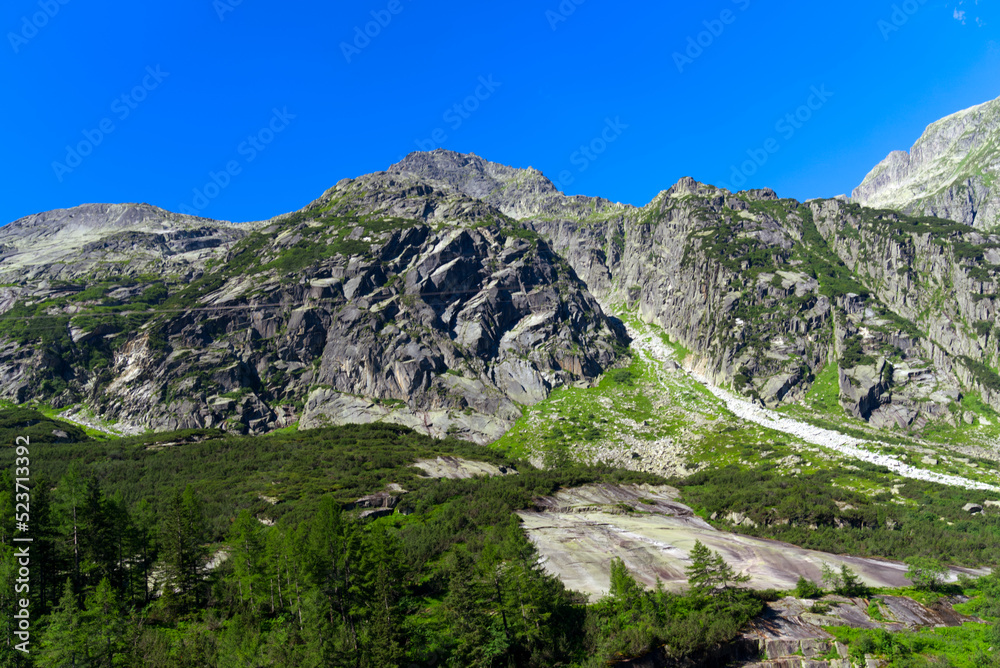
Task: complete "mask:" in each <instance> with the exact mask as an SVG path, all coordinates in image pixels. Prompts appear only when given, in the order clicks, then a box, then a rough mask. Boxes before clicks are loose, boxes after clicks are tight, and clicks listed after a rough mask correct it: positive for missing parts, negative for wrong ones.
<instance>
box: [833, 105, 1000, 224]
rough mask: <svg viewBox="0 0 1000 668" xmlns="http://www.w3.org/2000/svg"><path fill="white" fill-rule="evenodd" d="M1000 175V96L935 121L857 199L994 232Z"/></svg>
mask: <svg viewBox="0 0 1000 668" xmlns="http://www.w3.org/2000/svg"><path fill="white" fill-rule="evenodd" d="M998 174H1000V99H996V100H993V101H992V102H987V103H985V104H981V105H979V106H976V107H972V108H970V109H966V110H965V111H960V112H958V113H956V114H952V115H951V116H948V117H947V118H943V119H941V120H940V121H937V122H936V123H932V124H931V125H930V126H928V128H927V130H926V131H925V132H924V134H923V135H922V136H921V137H920V139H918V140H917V143H916V144H914V145H913V148H911V149H910V151H909V153H907V152H906V151H894V152H892V153H890V154H889V156H888V157H887V158H886V159H885V160H883V161H882V162H881V163H879V164H878V165H877V166H876V167H875V169H873V170H872V171H871V172H870V173H869V174H868V176H866V177H865V180H864V181H863V182H862V183H861V185H860V186H858V187H857V188H856V189H855V190H854V193H853V195H852V199H853V200H854V201H856V202H857V203H859V204H862V205H864V206H868V207H874V208H882V209H897V210H899V211H904V212H907V213H916V214H921V215H927V216H937V217H940V218H947V219H950V220H955V221H958V222H960V223H964V224H966V225H971V226H974V227H976V228H977V229H980V230H988V231H990V230H994V229H996V227H997V226H998V225H1000V190H998V189H997V184H996V180H997V176H998Z"/></svg>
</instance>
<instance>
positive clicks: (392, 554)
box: [360, 528, 405, 668]
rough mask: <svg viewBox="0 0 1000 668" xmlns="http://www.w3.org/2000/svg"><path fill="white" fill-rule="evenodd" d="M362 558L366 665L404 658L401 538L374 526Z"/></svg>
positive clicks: (390, 664)
mask: <svg viewBox="0 0 1000 668" xmlns="http://www.w3.org/2000/svg"><path fill="white" fill-rule="evenodd" d="M361 554H362V559H361V562H360V571H361V573H360V578H361V580H362V591H363V594H362V598H363V600H364V601H366V602H367V604H368V605H367V606H366V609H365V611H364V617H365V621H366V624H365V638H364V652H363V657H364V660H363V665H366V666H371V667H372V668H376V667H378V668H380V667H381V666H394V665H398V664H399V663H400V662H402V660H403V658H404V656H405V654H404V652H403V643H404V641H405V636H404V635H403V619H404V614H403V612H402V611H401V610H400V596H401V593H402V591H403V582H404V580H405V573H404V570H403V567H402V563H403V558H402V548H401V546H400V544H399V540H398V539H397V538H396V537H395V536H392V535H391V534H389V533H388V532H387V531H386V530H385V529H382V528H377V529H371V530H369V531H368V532H367V533H366V536H365V540H364V542H363V546H362V550H361Z"/></svg>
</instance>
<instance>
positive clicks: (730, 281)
mask: <svg viewBox="0 0 1000 668" xmlns="http://www.w3.org/2000/svg"><path fill="white" fill-rule="evenodd" d="M992 108H993V105H987V106H985V107H982V108H977V109H975V110H972V111H970V112H967V113H965V114H964V115H959V116H956V117H955V118H956V119H959V120H955V119H952V121H949V122H947V123H942V124H939V125H940V127H938V129H936V130H935V132H937V133H944V134H948V133H949V132H957V131H958V130H956V129H955V128H958V127H959V126H960V125H961V124H962V123H966V124H968V123H970V122H971V121H969V119H973V118H981V117H982V115H983V114H984V113H985V111H984V110H989V109H992ZM961 119H965V120H961ZM956 124H957V125H956ZM962 127H964V128H966V129H965V130H963V132H964V134H963V136H968V135H969V133H971V136H972V137H973V138H974V139H975V138H976V137H978V135H977V134H976V132H975V131H974V128H972V126H971V125H962ZM948 128H951V129H950V130H949V129H948ZM914 154H915V155H920V151H915V152H914ZM997 248H1000V238H996V237H988V236H986V235H983V234H981V233H980V232H977V231H975V230H974V229H972V228H970V227H967V226H963V225H955V224H953V223H951V222H948V221H936V222H935V221H933V219H919V220H918V219H913V218H909V217H907V216H905V215H902V214H897V213H894V212H886V211H875V210H872V209H867V208H864V207H861V206H859V205H857V204H856V203H849V202H844V201H840V200H836V199H834V200H813V201H811V202H808V203H805V204H803V203H799V202H797V201H795V200H791V199H787V198H785V199H782V198H780V197H779V196H778V194H777V193H775V192H774V191H773V190H771V189H768V188H763V189H758V190H747V191H742V192H739V193H731V192H729V191H728V190H724V189H720V188H717V187H715V186H712V185H709V184H705V183H700V182H698V181H697V180H695V179H693V178H691V177H684V178H681V179H679V180H678V181H677V182H676V183H675V184H673V185H672V186H671V187H669V188H668V189H667V190H664V191H663V192H661V193H660V194H659V195H657V196H656V197H655V198H653V199H652V201H650V202H649V203H648V204H646V205H645V206H643V207H635V206H631V205H625V204H618V203H613V202H611V201H609V200H607V199H602V198H597V197H585V196H567V195H565V194H563V193H561V192H559V191H558V190H557V189H556V187H555V186H554V185H553V183H552V182H551V181H549V180H548V179H547V178H546V177H545V175H544V174H542V173H541V172H540V171H539V170H537V169H533V168H523V169H522V168H515V167H510V166H506V165H501V164H498V163H494V162H490V161H488V160H485V159H483V158H481V157H479V156H477V155H473V154H468V155H465V154H460V153H455V152H452V151H444V150H437V151H432V152H425V153H421V152H418V153H411V154H410V155H408V156H406V158H405V159H403V160H401V161H400V162H399V163H397V164H395V165H392V166H391V167H389V168H388V169H386V170H385V171H381V172H375V173H372V174H366V175H361V176H358V177H355V178H348V179H343V180H341V181H339V182H338V183H337V184H336V185H334V186H333V187H332V188H330V189H329V190H327V191H326V192H325V193H324V194H323V195H322V196H321V197H320V198H318V199H317V200H315V201H314V202H312V203H310V204H309V205H307V206H306V207H304V208H302V209H300V210H298V211H295V212H292V213H288V214H284V215H282V216H278V217H276V218H273V219H271V220H269V221H264V222H261V223H255V224H251V225H247V224H243V225H235V224H229V223H219V222H215V221H210V220H205V219H199V218H190V217H188V216H182V215H179V214H173V213H169V212H166V211H163V210H162V209H158V208H156V207H151V206H149V205H144V204H127V205H103V204H93V205H84V206H82V207H76V208H73V209H64V210H58V211H52V212H47V213H44V214H38V215H36V216H29V217H27V218H24V219H21V220H20V221H17V222H16V223H15V224H13V225H11V226H9V227H8V228H6V229H5V230H2V231H0V283H5V284H7V285H8V286H11V287H8V288H4V289H3V291H2V292H0V311H7V310H10V309H16V313H17V314H30V315H32V316H40V317H44V318H45V319H46V322H48V321H49V320H50V319H55V320H56V321H61V324H59V325H57V328H61V330H63V334H65V336H64V337H63V339H65V338H66V337H68V340H69V341H70V343H69V344H66V343H65V342H64V347H63V348H62V349H61V352H60V353H59V355H58V356H44V355H42V353H41V352H39V351H42V350H44V349H43V348H40V347H39V346H38V345H36V343H37V342H36V341H35V340H34V339H32V338H31V337H32V336H35V335H37V334H38V333H39V332H40V331H41V330H36V329H32V328H30V327H29V328H27V329H23V328H21V327H20V326H19V325H14V324H8V326H7V330H2V329H0V377H3V378H5V379H6V387H7V389H6V390H5V391H4V392H6V393H4V392H0V398H5V399H7V400H10V401H14V402H16V403H20V402H22V401H25V400H26V399H31V398H35V399H39V400H45V401H49V402H50V403H60V404H61V405H70V404H78V403H83V404H86V405H87V406H88V407H89V408H90V409H91V410H94V411H95V412H96V413H98V414H101V415H105V416H108V417H110V418H113V419H118V420H120V421H122V422H127V423H130V424H132V425H134V426H135V427H136V428H139V429H142V428H154V429H161V428H175V427H180V426H183V427H204V426H213V425H220V424H223V425H226V428H232V429H236V430H246V431H266V430H268V429H272V428H275V427H280V426H286V425H288V424H291V423H292V422H295V421H299V422H300V423H301V424H302V425H308V426H319V425H322V424H327V423H329V424H336V423H342V422H345V421H370V420H388V421H395V422H399V423H402V424H407V425H410V426H416V427H418V428H421V429H424V430H426V431H427V432H432V433H440V434H447V433H456V434H460V435H462V436H463V437H465V438H471V439H473V440H478V441H480V442H486V441H488V440H490V439H492V438H495V437H497V436H498V435H500V434H501V433H503V432H504V431H505V430H506V429H508V428H509V427H510V426H511V425H512V424H513V422H514V421H515V420H516V419H517V418H518V415H520V411H521V409H520V408H519V406H526V405H532V404H534V403H537V402H539V401H542V400H544V399H545V397H546V396H547V395H548V393H549V392H550V391H552V390H554V389H556V388H559V387H565V386H585V385H588V384H590V383H592V382H594V381H595V379H596V378H598V377H599V376H600V375H601V373H602V372H603V371H605V370H607V369H609V368H611V367H612V366H614V365H616V364H618V363H619V362H621V357H622V355H623V354H624V353H623V346H625V345H626V344H627V339H626V337H625V335H624V333H623V331H622V330H621V328H620V325H617V324H616V320H615V319H614V318H610V317H608V314H609V312H610V313H614V314H631V315H629V316H628V317H638V318H640V319H642V320H643V321H645V322H649V323H655V324H656V325H658V326H659V327H661V328H662V330H663V332H664V333H665V334H666V335H668V336H669V337H670V339H671V340H672V341H674V342H676V343H678V344H680V345H682V346H684V348H686V349H687V350H689V351H691V356H690V358H689V362H690V364H691V366H692V367H693V368H695V369H696V370H697V371H698V373H700V374H702V375H703V376H704V377H705V378H707V379H709V380H710V381H711V382H713V383H714V384H716V385H720V386H726V387H732V388H733V389H735V390H737V391H738V392H740V393H742V394H743V395H744V396H750V397H753V398H755V399H756V400H758V401H760V402H761V403H764V404H766V405H769V406H777V405H781V404H787V403H789V402H795V401H800V400H802V399H803V398H804V397H805V396H807V394H808V393H809V392H810V388H811V386H812V384H813V382H814V380H815V378H816V377H817V376H818V375H819V374H820V373H821V372H824V369H827V371H825V373H826V380H825V383H826V384H827V386H830V385H831V384H832V385H835V386H837V392H836V394H835V396H833V398H832V399H831V401H833V402H839V404H840V405H841V406H843V407H844V408H845V409H847V410H848V411H850V412H851V413H852V414H853V415H854V416H855V417H856V418H860V419H863V420H867V421H868V422H869V423H871V424H872V425H875V426H878V427H886V428H900V429H904V430H914V431H919V430H921V429H922V428H923V427H924V426H925V425H927V424H928V423H929V422H933V421H947V420H950V419H951V420H953V419H954V416H955V415H957V414H958V413H957V411H958V410H959V407H958V403H957V402H959V401H960V399H961V396H962V395H963V393H964V392H966V391H976V392H979V393H980V394H981V397H982V399H983V401H984V403H986V404H989V405H992V406H995V407H1000V375H998V374H996V372H995V369H996V368H997V366H998V364H1000V345H998V340H1000V330H997V329H995V328H994V325H993V323H994V322H995V320H996V316H997V313H998V310H997V309H998V308H1000V306H998V304H1000V299H998V298H997V297H996V295H997V294H1000V285H998V284H1000V280H998V278H1000V251H998V250H997ZM940 285H947V286H948V291H949V292H948V294H949V295H950V297H949V299H948V300H946V301H945V302H943V303H942V302H941V300H940V298H939V294H940V292H939V289H938V288H935V287H934V286H940ZM143 295H145V297H143ZM154 297H155V299H154ZM139 298H142V300H139ZM130 300H139V301H138V303H140V304H141V305H142V306H140V307H139V309H138V311H139V313H133V312H132V311H130V310H129V311H127V312H129V313H131V317H132V318H133V319H132V320H127V319H124V318H119V319H117V320H115V319H107V321H105V320H106V319H102V318H103V316H102V317H101V318H98V317H96V316H95V315H94V314H93V313H91V311H96V312H97V313H99V314H104V313H110V314H112V315H114V314H116V313H119V312H122V309H128V307H129V306H130V305H131V302H130ZM161 302H162V303H164V304H166V305H167V307H166V310H164V311H163V312H159V311H155V312H154V313H152V314H150V312H149V309H150V305H151V304H157V305H158V304H160V303H161ZM605 306H606V307H607V309H608V311H605ZM108 309H118V310H116V311H114V310H108ZM81 314H86V317H82V316H81ZM8 320H10V321H11V322H13V321H14V320H16V318H9V319H8ZM137 323H138V324H137ZM46 331H48V330H46ZM50 335H51V333H49V334H46V336H50ZM5 340H6V342H7V343H4V341H5ZM71 344H72V345H71ZM84 344H86V346H84ZM4 345H8V347H7V348H4V347H3V346H4ZM91 348H92V349H94V350H99V352H100V355H101V359H102V360H105V362H104V365H103V366H95V364H97V362H94V361H93V355H92V353H91V352H88V351H90V349H91ZM4 350H6V353H4V352H3V351H4ZM46 354H47V353H46ZM40 355H41V356H40ZM831 364H832V366H831ZM99 369H104V370H101V371H98V370H99ZM45 381H51V382H49V383H47V384H46V383H45ZM220 388H221V390H220ZM230 395H232V396H230ZM154 396H163V397H170V398H171V399H170V402H167V403H164V402H157V401H152V400H151V399H149V398H150V397H154ZM143 397H145V398H143ZM234 397H235V399H234ZM137 398H138V399H137ZM150 406H153V409H151V408H150Z"/></svg>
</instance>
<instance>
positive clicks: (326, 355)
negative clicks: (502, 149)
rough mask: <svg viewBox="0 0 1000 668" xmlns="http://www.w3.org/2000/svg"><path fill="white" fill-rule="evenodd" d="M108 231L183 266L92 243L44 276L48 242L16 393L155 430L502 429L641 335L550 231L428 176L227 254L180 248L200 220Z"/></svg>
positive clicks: (18, 295) (106, 237)
mask: <svg viewBox="0 0 1000 668" xmlns="http://www.w3.org/2000/svg"><path fill="white" fill-rule="evenodd" d="M90 212H91V210H90V209H86V210H85V211H74V212H67V213H65V214H64V215H62V216H61V217H60V220H63V219H67V218H76V217H79V216H83V215H89V214H90ZM33 222H36V221H19V222H18V223H16V224H15V226H13V228H12V229H9V231H8V232H7V238H11V239H16V243H19V244H21V245H22V246H24V247H30V246H31V241H32V240H31V239H30V238H25V237H26V235H23V230H29V229H30V230H34V229H37V228H39V227H42V228H43V229H44V225H41V224H31V223H33ZM161 222H162V221H161ZM105 227H106V229H104V230H92V229H87V234H85V235H83V237H84V239H85V242H84V243H85V244H86V247H87V248H91V247H97V246H100V248H101V250H102V252H103V251H105V250H107V249H111V250H108V251H107V252H109V253H125V254H126V255H129V254H134V257H135V258H136V263H138V264H140V265H141V266H143V267H145V266H147V265H146V264H145V263H146V258H147V256H154V255H155V254H156V253H155V252H154V251H156V250H159V252H160V254H161V259H162V260H163V261H164V262H166V260H168V259H169V261H170V262H172V263H174V264H162V265H160V266H159V271H160V273H159V274H147V273H143V274H140V275H136V274H137V271H138V270H137V269H136V268H135V267H134V266H133V265H132V263H131V262H127V263H124V264H122V265H120V266H121V271H119V272H118V273H114V272H113V271H112V267H114V266H115V264H113V262H114V261H112V262H111V263H109V262H108V261H107V260H106V259H105V260H103V262H102V264H101V265H100V266H101V271H99V272H96V273H91V272H92V271H93V269H94V264H93V263H94V262H96V260H94V259H93V258H91V257H90V256H87V260H86V262H82V263H81V265H80V268H79V270H78V271H79V273H76V274H75V275H73V278H74V279H75V280H70V281H65V279H66V278H69V277H70V276H69V275H68V274H67V270H65V269H60V271H59V277H60V278H63V279H64V280H63V281H53V280H48V278H46V279H45V280H41V281H36V280H33V279H34V277H36V276H40V275H43V276H46V277H48V276H50V275H51V270H50V269H48V267H49V264H48V261H47V257H45V256H43V259H45V260H46V261H45V263H44V264H42V265H41V266H38V267H30V268H28V269H27V270H25V271H24V272H23V278H22V281H21V284H19V285H18V286H15V287H13V288H10V289H8V295H7V303H8V305H9V306H12V307H11V308H10V310H9V311H8V312H7V313H6V315H5V318H4V319H3V321H2V333H3V335H4V336H5V339H6V343H5V345H4V346H3V347H2V348H0V377H2V378H3V379H4V381H5V382H4V388H3V393H4V398H6V399H8V400H11V401H15V402H23V401H26V400H28V399H33V398H39V399H45V400H47V401H49V402H51V403H53V404H55V405H57V406H60V405H69V404H74V403H79V402H84V403H86V404H88V405H89V406H90V407H91V408H92V409H93V410H95V411H96V412H97V413H99V414H101V415H102V416H103V417H105V418H106V419H111V420H115V421H118V422H119V423H122V424H130V425H133V426H135V427H138V428H152V429H177V428H188V427H212V426H222V427H224V428H227V429H233V430H240V431H247V430H249V431H253V432H260V431H266V430H269V429H273V428H278V427H283V426H288V425H290V424H292V423H293V422H296V421H299V423H300V425H301V426H304V427H309V426H317V425H321V424H325V423H341V422H365V421H371V420H376V419H380V420H388V421H393V422H400V423H403V424H408V425H410V426H414V427H419V428H421V429H422V430H426V431H428V432H430V433H434V434H438V435H444V434H446V433H454V434H458V435H461V436H463V437H466V438H469V439H472V440H477V441H481V442H486V441H488V440H492V439H494V438H496V437H497V436H499V435H501V434H502V433H503V432H504V431H505V430H506V429H507V428H509V427H510V426H511V424H513V421H514V420H515V419H516V418H517V417H518V416H519V414H520V412H519V408H518V406H519V405H523V404H532V403H535V402H537V401H539V400H541V399H543V398H545V396H547V394H548V392H549V391H550V390H551V389H552V388H553V387H556V386H559V385H563V384H574V383H582V384H586V383H588V382H590V381H592V380H593V379H594V378H596V377H597V376H599V375H600V374H601V373H602V372H603V371H604V369H606V368H607V367H608V366H610V365H611V364H613V363H614V361H615V359H616V356H617V354H618V352H617V351H621V350H623V349H624V344H625V336H624V330H622V329H621V327H620V326H618V325H617V324H616V323H615V322H614V321H611V320H609V319H608V318H607V317H606V316H605V315H604V313H603V312H602V310H601V307H600V306H599V305H598V303H597V302H596V301H595V299H594V298H593V297H592V296H591V295H590V293H589V292H588V291H587V289H586V286H585V285H584V284H583V283H582V282H581V281H580V280H579V279H578V278H577V277H576V275H575V274H574V272H573V270H572V269H571V268H570V266H569V265H568V264H567V263H566V262H565V261H563V260H561V258H559V257H558V256H557V255H555V254H554V253H553V252H552V251H551V249H550V248H549V247H548V245H547V244H546V243H545V242H544V241H543V240H541V239H540V238H539V237H538V235H537V234H534V233H532V232H530V231H529V230H526V229H523V228H521V227H519V226H518V225H517V224H516V223H515V221H513V220H511V219H509V218H507V217H506V216H504V215H503V214H502V213H500V212H499V211H497V210H496V209H494V208H493V207H491V206H489V205H488V204H485V203H483V202H480V201H477V200H473V199H470V198H465V197H461V196H451V195H446V194H444V193H441V192H440V191H436V190H435V189H434V188H432V187H430V186H428V185H425V184H421V183H417V182H415V181H413V180H412V179H405V178H404V179H400V178H398V177H395V176H392V175H388V174H380V175H372V176H370V177H364V178H362V179H358V180H356V181H350V180H348V181H343V182H341V183H340V184H338V186H337V187H335V188H334V189H332V190H331V191H329V192H328V193H327V194H326V195H325V196H324V198H322V199H321V200H320V201H318V202H316V203H314V204H313V205H311V206H310V207H309V208H307V209H306V210H303V211H302V212H299V213H297V214H294V215H291V216H285V217H282V218H280V219H277V220H275V221H272V222H271V223H268V224H265V225H262V226H257V227H256V228H239V229H231V228H228V227H224V228H218V229H224V230H226V233H227V234H230V233H231V236H230V238H229V241H231V240H232V239H234V238H236V237H239V240H238V241H235V242H234V243H231V247H230V248H228V250H225V251H224V252H223V251H220V250H219V248H218V247H215V248H214V252H212V253H211V257H209V259H208V260H204V256H203V255H201V254H198V255H195V256H193V257H192V256H189V257H187V258H180V257H177V256H176V254H171V253H170V249H169V244H170V243H171V240H173V239H174V238H175V237H177V236H178V234H179V232H181V231H183V232H184V233H187V232H188V231H189V230H187V228H182V229H180V230H179V229H178V228H179V227H180V226H179V225H177V224H174V225H173V226H168V228H165V229H163V230H157V231H156V236H157V237H158V238H157V239H155V240H153V241H151V242H150V241H149V239H148V237H145V236H143V237H142V240H143V243H140V244H137V245H132V246H129V245H127V243H126V244H125V246H124V248H123V247H122V245H121V243H120V241H121V239H122V235H123V234H132V235H140V234H141V235H150V234H153V232H150V231H147V229H146V228H148V227H149V226H146V228H140V229H142V230H143V231H142V232H135V231H127V232H122V231H121V229H120V227H119V226H117V225H106V226H105ZM199 229H200V228H199ZM206 229H208V228H206ZM211 229H215V228H211ZM196 231H199V230H198V229H196ZM200 231H201V232H204V230H200ZM21 235H23V236H21ZM95 235H96V236H98V237H100V240H97V241H94V240H91V237H92V236H95ZM159 237H162V238H163V241H160V240H159ZM202 238H204V235H203V237H202ZM147 242H148V243H147ZM102 257H106V256H102ZM171 269H172V271H171ZM10 271H12V272H14V271H16V268H14V267H11V268H10Z"/></svg>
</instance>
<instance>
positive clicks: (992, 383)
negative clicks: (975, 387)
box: [959, 355, 1000, 392]
mask: <svg viewBox="0 0 1000 668" xmlns="http://www.w3.org/2000/svg"><path fill="white" fill-rule="evenodd" d="M959 359H961V360H962V364H964V365H965V368H967V369H968V370H969V371H970V372H972V376H973V378H975V379H976V382H977V383H979V384H980V385H982V386H983V387H985V388H987V389H989V390H993V391H994V392H1000V374H998V373H997V372H996V371H994V370H993V369H992V368H990V367H989V366H987V365H985V364H983V363H982V362H980V361H978V360H974V359H972V358H971V357H966V356H964V355H963V356H962V357H960V358H959Z"/></svg>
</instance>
